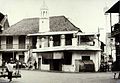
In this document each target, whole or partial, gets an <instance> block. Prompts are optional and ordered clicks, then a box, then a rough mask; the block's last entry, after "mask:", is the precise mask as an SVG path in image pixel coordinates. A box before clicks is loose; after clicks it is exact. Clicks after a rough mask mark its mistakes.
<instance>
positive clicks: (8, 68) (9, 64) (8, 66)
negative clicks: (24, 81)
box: [2, 58, 14, 82]
mask: <svg viewBox="0 0 120 83" xmlns="http://www.w3.org/2000/svg"><path fill="white" fill-rule="evenodd" d="M2 71H3V72H7V73H8V79H9V82H11V81H12V74H13V72H14V68H13V64H12V58H10V60H9V61H7V62H5V63H4V67H3V69H2Z"/></svg>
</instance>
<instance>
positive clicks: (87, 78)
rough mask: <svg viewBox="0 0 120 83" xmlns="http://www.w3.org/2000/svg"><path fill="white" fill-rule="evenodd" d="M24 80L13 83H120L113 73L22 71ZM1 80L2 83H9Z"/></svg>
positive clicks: (15, 80) (14, 80) (5, 79)
mask: <svg viewBox="0 0 120 83" xmlns="http://www.w3.org/2000/svg"><path fill="white" fill-rule="evenodd" d="M21 74H22V78H17V79H16V78H14V79H13V81H12V82H11V83H120V81H119V80H118V79H113V73H112V72H103V73H89V72H87V73H60V72H45V71H37V70H36V71H35V70H33V71H32V70H21ZM8 81H9V80H8V79H7V78H0V83H9V82H8Z"/></svg>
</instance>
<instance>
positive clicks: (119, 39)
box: [106, 1, 120, 70]
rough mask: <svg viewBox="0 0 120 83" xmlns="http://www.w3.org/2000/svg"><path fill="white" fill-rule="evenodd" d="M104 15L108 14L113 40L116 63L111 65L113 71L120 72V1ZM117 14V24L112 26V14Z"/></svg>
mask: <svg viewBox="0 0 120 83" xmlns="http://www.w3.org/2000/svg"><path fill="white" fill-rule="evenodd" d="M106 13H110V25H111V38H112V37H114V38H115V44H114V45H115V49H116V52H115V53H116V62H115V63H114V64H113V65H114V68H115V70H120V1H118V2H116V3H115V4H114V5H113V6H112V7H111V8H110V9H109V10H108V11H106ZM113 13H114V14H118V22H117V23H116V24H112V21H113V19H112V14H113Z"/></svg>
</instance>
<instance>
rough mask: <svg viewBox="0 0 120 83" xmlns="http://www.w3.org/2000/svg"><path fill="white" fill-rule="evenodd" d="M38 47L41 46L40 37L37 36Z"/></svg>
mask: <svg viewBox="0 0 120 83" xmlns="http://www.w3.org/2000/svg"><path fill="white" fill-rule="evenodd" d="M36 48H37V49H38V48H40V38H39V36H37V43H36Z"/></svg>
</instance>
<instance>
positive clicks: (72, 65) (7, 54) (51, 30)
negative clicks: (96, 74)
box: [0, 4, 101, 72]
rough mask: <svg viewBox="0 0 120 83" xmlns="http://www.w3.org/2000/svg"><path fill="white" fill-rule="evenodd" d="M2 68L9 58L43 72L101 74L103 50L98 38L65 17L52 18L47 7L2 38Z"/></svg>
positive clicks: (0, 50) (0, 51)
mask: <svg viewBox="0 0 120 83" xmlns="http://www.w3.org/2000/svg"><path fill="white" fill-rule="evenodd" d="M0 36H1V49H0V57H1V64H0V65H2V63H3V61H5V62H7V61H8V60H10V58H13V59H14V60H19V61H21V62H24V63H27V64H29V62H31V63H32V64H34V63H35V62H36V63H37V68H38V69H40V70H57V71H65V72H80V71H98V70H99V67H100V61H101V49H100V43H99V41H98V34H95V33H83V32H82V31H81V30H80V29H79V28H77V27H76V26H75V25H73V24H72V23H71V22H70V21H69V20H68V19H67V18H66V17H65V16H54V17H49V15H48V8H47V7H46V5H45V4H44V5H43V6H42V8H41V11H40V17H39V18H27V19H23V20H21V21H19V22H18V23H16V24H14V25H12V26H11V27H10V28H8V29H6V30H4V31H3V32H2V33H1V34H0Z"/></svg>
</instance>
